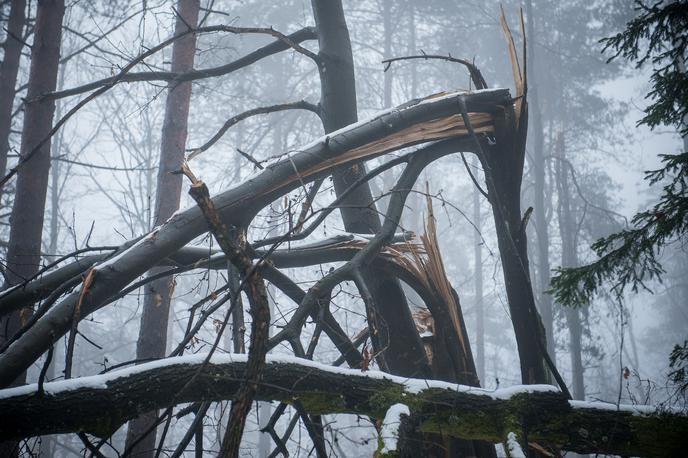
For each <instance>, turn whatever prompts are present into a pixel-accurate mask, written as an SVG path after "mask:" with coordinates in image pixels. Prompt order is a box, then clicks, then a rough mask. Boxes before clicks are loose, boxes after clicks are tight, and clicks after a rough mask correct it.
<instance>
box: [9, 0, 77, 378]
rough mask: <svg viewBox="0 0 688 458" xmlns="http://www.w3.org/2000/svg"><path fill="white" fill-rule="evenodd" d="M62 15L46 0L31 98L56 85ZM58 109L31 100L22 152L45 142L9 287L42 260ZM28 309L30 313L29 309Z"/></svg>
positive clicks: (26, 200) (30, 182)
mask: <svg viewBox="0 0 688 458" xmlns="http://www.w3.org/2000/svg"><path fill="white" fill-rule="evenodd" d="M63 15H64V2H63V1H61V0H54V1H45V2H41V3H40V5H39V7H38V10H37V14H36V26H35V36H34V44H33V47H32V51H31V70H30V74H29V87H28V94H27V99H31V98H32V97H35V96H36V95H38V94H41V93H43V92H48V91H53V90H55V84H56V81H57V68H58V61H59V58H60V37H61V27H62V16H63ZM54 111H55V103H54V102H45V103H41V102H28V103H27V104H26V108H25V113H24V127H23V130H22V144H21V156H26V155H28V154H29V153H30V152H31V151H32V150H33V149H35V148H36V147H38V146H39V145H40V147H39V148H38V151H37V153H36V154H35V155H34V156H33V157H32V158H31V160H29V161H28V162H27V163H26V166H25V167H24V168H23V169H22V172H21V173H19V174H18V176H17V186H16V196H15V200H14V205H13V207H12V216H11V229H10V240H9V247H8V251H7V265H6V274H5V287H11V286H13V285H16V284H19V283H21V282H22V281H24V280H25V279H26V278H29V277H31V276H32V275H33V274H34V273H36V272H37V271H38V268H39V265H40V260H41V238H42V237H41V236H42V231H43V219H44V218H43V216H44V209H45V199H46V193H47V189H48V173H49V170H50V142H49V141H44V140H45V138H46V136H47V134H48V132H49V131H50V128H51V126H52V120H53V114H54ZM41 143H42V144H41ZM24 306H30V304H24ZM26 313H29V312H28V310H27V312H26ZM19 315H20V314H19V313H17V312H16V311H15V312H14V313H12V314H11V315H10V316H9V317H6V318H5V319H7V320H8V321H9V324H8V325H7V326H5V325H4V324H3V326H2V334H0V337H1V339H0V340H2V341H5V340H6V339H7V338H9V337H11V336H12V334H14V332H16V330H17V329H18V326H19V324H20V316H19ZM17 375H18V374H17Z"/></svg>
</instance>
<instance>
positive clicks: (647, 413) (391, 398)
mask: <svg viewBox="0 0 688 458" xmlns="http://www.w3.org/2000/svg"><path fill="white" fill-rule="evenodd" d="M205 357H206V355H205V354H198V355H188V356H183V357H178V358H168V359H163V360H159V361H154V362H150V363H146V364H141V365H139V366H135V367H130V368H127V369H121V370H117V371H112V372H109V373H106V374H102V375H96V376H91V377H82V378H78V379H72V380H67V381H60V382H52V383H46V384H44V385H43V387H42V390H41V391H39V387H38V386H37V385H26V386H22V387H17V388H9V389H5V390H0V411H2V413H3V414H2V416H0V439H9V438H24V437H30V436H34V435H39V434H41V435H44V434H54V433H65V432H72V431H82V432H88V433H92V434H95V435H98V436H103V437H107V436H109V435H110V434H112V433H113V432H114V431H115V430H116V429H118V428H119V427H120V426H121V425H122V424H123V423H124V422H126V421H127V420H129V419H130V418H133V417H135V416H136V415H138V414H140V413H141V412H144V411H147V410H150V409H156V408H157V409H161V408H165V407H169V406H173V405H176V404H182V403H187V402H194V401H201V400H212V401H219V400H227V399H232V398H233V397H234V395H235V393H236V392H237V389H238V387H239V385H240V383H241V380H242V378H243V376H244V371H245V368H246V355H231V354H226V355H215V356H213V358H212V359H211V360H210V362H209V363H207V364H203V362H204V359H205ZM256 398H257V399H259V400H266V401H268V400H276V401H283V402H287V403H289V402H293V401H294V400H297V399H298V400H299V401H300V402H301V404H302V405H303V406H304V407H305V409H306V410H308V411H309V412H311V413H314V414H322V413H355V414H360V415H369V416H371V417H374V418H377V419H380V420H382V419H384V418H385V417H386V415H387V413H388V410H389V408H390V407H391V406H393V405H395V404H399V403H401V404H404V405H406V406H408V408H409V410H410V414H411V415H412V416H414V417H416V419H419V421H418V422H417V424H418V425H419V429H420V430H421V431H423V432H433V433H440V432H441V433H443V434H447V435H450V436H454V437H461V438H467V439H481V440H487V441H492V442H503V441H508V440H511V441H512V442H513V441H515V440H516V439H514V438H515V437H518V438H527V440H528V444H524V443H522V444H520V446H523V447H525V446H526V445H531V446H533V445H535V446H536V447H555V448H559V449H561V450H568V451H575V452H578V453H607V454H618V455H634V456H678V455H680V453H681V450H680V449H681V444H682V443H684V440H685V437H688V416H687V415H686V414H685V412H683V413H682V412H658V411H657V410H656V409H655V408H653V407H650V406H623V405H622V406H616V405H614V404H603V403H599V402H597V403H587V402H578V401H568V400H567V399H566V397H565V396H564V395H563V394H562V393H561V392H559V391H558V390H557V389H556V388H555V387H552V386H549V385H523V386H515V387H510V388H504V389H499V390H496V391H488V390H484V389H480V388H474V387H468V386H464V385H456V384H451V383H446V382H439V381H433V380H420V379H408V378H403V377H396V376H391V375H389V374H385V373H382V372H376V371H367V372H362V371H360V370H352V369H340V368H335V367H331V366H326V365H323V364H319V363H316V362H313V361H309V360H304V359H300V358H295V357H277V356H273V357H268V361H267V365H266V367H265V370H264V372H263V375H262V383H261V385H260V387H259V389H258V393H257V396H256ZM509 433H513V434H511V435H510V434H509ZM512 445H513V446H514V447H515V446H516V444H515V443H513V444H512Z"/></svg>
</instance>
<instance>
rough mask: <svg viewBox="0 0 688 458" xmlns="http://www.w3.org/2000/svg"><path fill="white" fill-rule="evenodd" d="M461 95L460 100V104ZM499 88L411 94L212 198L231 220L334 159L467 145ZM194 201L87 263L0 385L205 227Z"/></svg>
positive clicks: (247, 215)
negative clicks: (436, 143)
mask: <svg viewBox="0 0 688 458" xmlns="http://www.w3.org/2000/svg"><path fill="white" fill-rule="evenodd" d="M459 102H461V106H462V107H463V108H459ZM511 103H512V99H511V97H510V95H509V92H508V91H507V90H504V89H495V90H486V91H479V92H476V93H469V94H463V93H452V94H446V95H444V96H441V97H435V98H430V99H426V100H422V101H415V102H413V103H412V104H410V105H406V106H402V107H399V108H397V109H395V110H392V111H388V112H385V113H382V114H380V115H378V116H376V117H375V118H372V119H370V120H367V121H364V122H359V123H356V124H354V125H352V126H348V127H346V128H344V129H341V130H339V131H336V132H333V133H331V134H329V135H327V136H326V137H325V138H323V139H321V140H318V141H316V142H314V143H312V144H311V145H310V146H308V147H305V148H304V149H303V150H301V151H299V152H298V153H294V154H288V155H286V156H284V157H283V158H281V160H278V161H276V162H275V163H273V164H270V165H268V166H267V167H266V168H265V169H264V170H263V171H262V172H261V173H260V174H259V175H256V176H255V177H253V178H251V179H249V180H247V181H245V182H244V183H242V184H241V185H239V186H237V187H235V188H233V189H231V190H229V191H226V192H224V193H222V194H220V195H219V196H217V197H215V198H214V199H213V201H214V203H215V205H216V208H217V209H218V211H219V212H220V217H221V218H223V219H224V220H225V221H226V223H228V224H235V225H242V224H244V223H248V222H250V221H251V220H252V219H253V217H254V216H255V214H257V213H258V212H259V211H260V209H262V208H263V207H265V206H266V205H268V204H269V203H270V202H272V201H273V200H274V199H276V198H278V197H279V196H282V195H284V194H285V193H287V192H290V191H292V190H294V189H296V188H298V187H300V186H302V185H303V184H304V183H307V182H309V181H313V180H315V179H317V178H320V177H323V176H326V175H328V174H330V173H331V171H332V169H333V168H335V167H337V166H342V165H347V164H352V163H355V162H358V161H361V160H364V159H371V158H374V157H377V156H380V155H382V154H385V153H387V152H390V151H394V150H398V149H401V148H404V147H407V146H412V145H416V144H419V143H423V142H428V141H432V140H442V139H451V140H448V141H449V142H451V144H452V146H453V147H454V148H455V150H456V151H472V149H473V145H471V144H469V142H470V138H469V136H468V131H467V127H466V125H465V124H464V122H463V120H462V117H461V115H459V113H460V112H462V111H467V112H468V113H470V117H471V122H472V125H473V127H474V128H475V129H476V130H480V131H482V132H492V131H493V130H494V126H493V116H494V115H496V114H497V113H499V112H503V111H504V109H505V107H507V106H511ZM199 213H200V212H199V210H198V209H197V208H195V207H194V208H190V209H188V210H186V211H183V212H179V213H176V214H175V215H173V216H172V217H171V218H170V219H169V220H168V221H167V222H165V224H163V225H161V226H159V227H157V228H156V229H154V230H153V232H151V233H150V234H148V235H147V236H146V237H143V238H142V239H140V240H138V241H137V242H136V243H134V244H133V245H131V246H129V247H128V248H126V249H124V250H121V252H120V253H119V254H117V255H115V256H114V257H113V258H111V259H110V260H108V261H106V262H104V263H102V264H99V265H96V266H95V267H94V268H92V270H91V273H92V280H93V281H92V282H91V283H90V284H89V287H88V290H87V291H83V292H82V291H81V289H80V288H79V290H78V291H74V292H73V293H72V294H70V295H69V296H67V297H66V298H65V299H64V300H63V301H62V302H60V303H59V304H56V305H55V306H54V307H53V308H52V309H51V310H50V311H49V312H48V313H47V314H46V315H45V316H44V317H42V318H41V319H40V320H38V322H37V323H36V324H35V325H33V326H32V327H31V328H30V329H28V330H27V332H26V333H24V334H23V335H22V336H21V337H20V338H19V339H17V340H16V341H15V342H14V343H13V344H12V346H11V347H10V348H8V349H7V350H6V351H5V352H4V353H2V355H0V386H6V385H7V384H8V383H10V382H11V381H12V380H13V379H14V378H15V377H16V376H17V375H18V374H20V373H21V372H22V371H23V370H25V369H26V368H27V367H28V366H30V365H31V364H32V363H33V362H34V361H35V360H36V359H38V358H39V357H40V355H41V354H43V353H44V352H45V351H46V350H47V349H48V348H49V347H50V345H51V344H52V343H53V342H55V341H56V340H57V339H59V338H60V337H61V336H62V335H64V333H65V332H66V331H67V330H68V329H70V327H71V321H72V318H73V316H74V310H75V308H76V306H77V305H78V306H79V310H80V314H79V316H81V317H86V316H88V315H89V314H91V313H93V312H94V311H96V310H98V309H99V308H101V307H102V306H103V305H104V304H105V303H106V301H107V299H108V297H110V296H111V295H112V292H113V291H118V290H120V289H121V288H123V287H124V286H126V285H127V284H128V283H129V282H131V281H132V280H134V279H135V278H137V277H138V276H139V275H142V274H143V273H145V272H146V271H147V270H148V269H149V268H151V267H152V266H154V265H156V264H157V263H158V262H160V261H161V260H162V259H165V258H166V257H168V256H170V255H171V254H172V253H174V252H175V251H177V250H179V249H180V248H182V247H183V246H184V245H185V244H186V243H188V242H189V241H191V240H192V239H193V238H194V237H196V236H198V235H200V234H202V233H203V232H205V230H206V228H205V226H204V224H203V219H202V218H200V214H199Z"/></svg>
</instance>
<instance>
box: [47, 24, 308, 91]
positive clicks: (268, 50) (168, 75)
mask: <svg viewBox="0 0 688 458" xmlns="http://www.w3.org/2000/svg"><path fill="white" fill-rule="evenodd" d="M211 29H212V30H211ZM237 29H238V28H237ZM262 30H270V29H262ZM199 31H208V32H212V31H217V30H215V27H202V28H199V29H196V32H198V33H200V32H199ZM187 33H190V32H187ZM275 33H279V32H276V31H275ZM184 35H186V33H185V34H184ZM184 35H178V36H175V37H173V38H172V39H175V40H176V39H178V38H180V37H181V36H184ZM280 35H281V37H282V38H279V37H278V39H277V40H276V41H274V42H272V43H270V44H268V45H266V46H263V47H262V48H259V49H257V50H255V51H253V52H252V53H249V54H247V55H245V56H243V57H240V58H239V59H237V60H235V61H233V62H230V63H228V64H225V65H220V66H218V67H212V68H205V69H200V70H190V71H188V72H183V73H176V72H164V71H157V72H136V73H128V74H126V75H124V76H122V77H120V78H119V79H117V80H116V81H115V78H117V77H116V76H113V77H110V78H103V79H101V80H98V81H93V82H91V83H87V84H84V85H82V86H78V87H74V88H70V89H65V90H62V91H56V92H51V93H48V94H43V95H42V96H41V97H42V99H62V98H65V97H71V96H73V95H78V94H83V93H84V92H89V91H92V90H93V89H97V88H99V87H101V86H107V85H110V84H112V83H113V81H114V83H115V84H117V83H134V82H145V81H167V82H171V81H174V82H177V83H181V82H184V81H195V80H199V79H204V78H211V77H215V76H222V75H226V74H228V73H232V72H235V71H237V70H240V69H242V68H244V67H248V66H249V65H251V64H253V63H255V62H257V61H259V60H261V59H263V58H265V57H268V56H271V55H273V54H277V53H278V52H282V51H285V50H287V49H290V48H292V47H293V46H292V45H298V44H299V43H302V42H304V41H308V40H315V39H316V38H317V37H318V36H317V33H316V31H315V29H314V28H313V27H305V28H303V29H301V30H298V31H296V32H294V33H292V34H289V35H283V34H280ZM285 39H286V40H285ZM168 44H169V43H168ZM301 49H303V48H301Z"/></svg>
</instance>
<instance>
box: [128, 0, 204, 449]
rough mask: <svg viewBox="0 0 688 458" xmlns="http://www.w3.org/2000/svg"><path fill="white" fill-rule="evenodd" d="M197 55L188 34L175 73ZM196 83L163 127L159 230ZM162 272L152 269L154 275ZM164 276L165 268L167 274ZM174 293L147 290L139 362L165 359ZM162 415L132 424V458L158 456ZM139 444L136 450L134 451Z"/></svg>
mask: <svg viewBox="0 0 688 458" xmlns="http://www.w3.org/2000/svg"><path fill="white" fill-rule="evenodd" d="M177 9H178V12H179V17H178V18H177V23H176V25H175V30H174V33H175V35H177V34H180V33H183V32H185V31H186V30H187V28H188V27H189V25H187V24H192V25H193V26H194V27H195V25H196V24H197V23H198V12H199V9H200V0H179V2H178V4H177ZM195 52H196V36H195V35H194V34H188V35H186V36H185V37H183V38H181V39H179V40H177V41H175V42H174V45H173V46H172V71H173V72H186V71H189V70H191V69H192V68H193V63H194V55H195ZM190 99H191V82H185V83H176V82H174V81H173V82H171V83H170V85H169V87H168V93H167V100H166V104H165V119H164V121H163V126H162V146H161V149H160V166H159V168H158V182H157V192H156V199H155V225H156V226H157V225H160V224H162V223H164V222H165V221H166V220H167V219H168V218H169V217H170V216H172V214H173V213H174V212H175V211H177V210H178V209H179V201H180V197H181V189H182V175H181V174H173V173H172V172H176V171H178V170H180V169H181V166H182V163H183V161H184V151H185V147H186V136H187V124H188V118H189V102H190ZM160 269H161V268H154V269H151V273H150V275H155V274H157V273H158V272H160ZM162 269H163V270H164V268H162ZM173 290H174V279H173V278H172V277H171V276H170V277H164V278H161V279H158V280H156V281H153V282H151V283H149V284H148V285H147V286H146V294H145V301H144V305H143V313H142V315H141V328H140V330H139V338H138V342H137V345H136V358H137V359H140V360H149V359H156V358H162V357H163V356H165V350H166V345H167V324H168V318H169V314H170V301H171V298H172V292H173ZM156 417H157V412H154V411H153V412H148V413H146V414H144V415H142V416H140V417H139V418H137V419H135V420H132V421H131V422H130V423H129V430H128V432H127V441H126V446H127V448H129V447H132V446H133V449H132V456H137V457H146V456H150V457H152V456H153V455H154V453H155V449H156V443H155V436H156V435H155V428H154V427H152V425H153V423H154V422H155V419H156ZM134 444H135V445H134Z"/></svg>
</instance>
